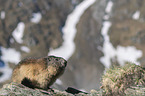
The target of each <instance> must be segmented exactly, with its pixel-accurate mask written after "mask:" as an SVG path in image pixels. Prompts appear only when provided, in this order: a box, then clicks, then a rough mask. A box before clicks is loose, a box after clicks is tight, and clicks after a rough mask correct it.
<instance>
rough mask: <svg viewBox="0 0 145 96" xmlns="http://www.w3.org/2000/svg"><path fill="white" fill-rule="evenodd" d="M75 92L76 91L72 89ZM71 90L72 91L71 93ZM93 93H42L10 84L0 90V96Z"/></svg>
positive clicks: (58, 95) (85, 95) (55, 90)
mask: <svg viewBox="0 0 145 96" xmlns="http://www.w3.org/2000/svg"><path fill="white" fill-rule="evenodd" d="M73 90H76V89H73ZM73 90H72V91H73ZM94 92H97V91H93V92H92V93H90V94H89V93H83V92H81V91H79V93H76V94H75V93H74V94H71V93H68V92H66V91H59V90H57V89H48V91H44V90H41V89H31V88H28V87H25V86H24V85H22V84H17V83H14V82H12V83H10V84H5V85H4V86H3V88H2V89H0V95H4V96H16V95H17V96H18V95H20V96H21V95H22V96H30V95H31V96H95V95H92V94H95V93H94Z"/></svg>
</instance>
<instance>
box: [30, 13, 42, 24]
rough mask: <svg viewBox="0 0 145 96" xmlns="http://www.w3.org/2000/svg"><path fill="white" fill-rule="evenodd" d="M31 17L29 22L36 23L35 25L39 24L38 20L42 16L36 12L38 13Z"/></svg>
mask: <svg viewBox="0 0 145 96" xmlns="http://www.w3.org/2000/svg"><path fill="white" fill-rule="evenodd" d="M32 16H33V17H32V18H31V20H30V21H31V22H32V23H36V24H37V23H39V22H40V20H41V18H42V15H41V13H40V12H38V13H33V14H32Z"/></svg>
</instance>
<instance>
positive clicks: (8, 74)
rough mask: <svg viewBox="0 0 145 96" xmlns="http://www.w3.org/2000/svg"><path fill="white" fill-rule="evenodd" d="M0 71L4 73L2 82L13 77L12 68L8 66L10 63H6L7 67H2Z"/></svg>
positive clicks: (0, 81)
mask: <svg viewBox="0 0 145 96" xmlns="http://www.w3.org/2000/svg"><path fill="white" fill-rule="evenodd" d="M0 72H2V73H3V74H2V76H1V77H0V83H2V82H4V81H6V80H8V79H10V78H11V75H12V69H11V68H9V67H8V64H6V65H5V67H2V68H0Z"/></svg>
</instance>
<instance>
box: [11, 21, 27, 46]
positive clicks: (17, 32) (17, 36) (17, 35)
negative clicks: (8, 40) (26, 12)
mask: <svg viewBox="0 0 145 96" xmlns="http://www.w3.org/2000/svg"><path fill="white" fill-rule="evenodd" d="M24 29H25V24H24V23H23V22H20V23H18V25H17V27H16V29H15V30H14V31H13V33H12V35H13V37H14V39H15V40H16V42H18V43H23V40H22V37H23V34H24Z"/></svg>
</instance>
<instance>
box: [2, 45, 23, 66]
mask: <svg viewBox="0 0 145 96" xmlns="http://www.w3.org/2000/svg"><path fill="white" fill-rule="evenodd" d="M1 51H2V56H1V59H2V60H3V61H4V62H5V63H8V62H11V63H15V64H17V63H18V62H19V61H20V57H21V54H20V52H18V51H16V50H15V49H13V48H4V47H1Z"/></svg>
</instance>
